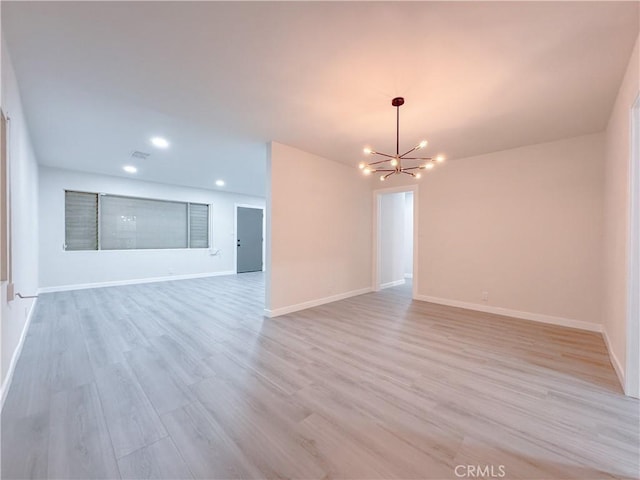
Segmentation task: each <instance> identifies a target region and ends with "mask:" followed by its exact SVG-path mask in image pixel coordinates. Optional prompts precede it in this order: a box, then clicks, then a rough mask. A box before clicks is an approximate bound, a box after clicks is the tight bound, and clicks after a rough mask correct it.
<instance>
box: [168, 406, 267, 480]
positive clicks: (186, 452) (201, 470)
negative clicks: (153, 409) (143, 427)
mask: <svg viewBox="0 0 640 480" xmlns="http://www.w3.org/2000/svg"><path fill="white" fill-rule="evenodd" d="M162 421H163V422H164V424H165V426H166V427H167V430H168V431H169V433H170V434H171V438H173V439H174V440H175V442H176V445H177V446H178V449H179V450H180V453H181V454H182V457H183V458H184V459H185V461H186V462H187V464H188V465H189V469H190V470H191V471H192V472H193V474H194V476H195V477H196V478H247V479H259V478H265V477H264V475H263V474H262V473H261V472H260V470H259V469H258V468H257V467H256V466H255V465H254V464H253V462H251V460H250V459H249V458H248V457H247V456H246V455H245V454H244V453H243V451H242V450H241V449H240V448H239V447H238V445H237V444H236V443H235V442H234V441H233V439H231V437H229V435H227V433H226V432H225V430H224V429H223V428H222V427H221V426H220V425H219V424H218V423H217V422H216V421H215V420H214V419H213V417H211V416H210V415H208V414H207V412H206V410H205V409H204V408H203V407H202V405H201V404H200V403H199V402H194V403H193V404H191V405H187V406H186V407H183V408H179V409H177V410H174V411H173V412H169V413H167V414H165V415H163V417H162Z"/></svg>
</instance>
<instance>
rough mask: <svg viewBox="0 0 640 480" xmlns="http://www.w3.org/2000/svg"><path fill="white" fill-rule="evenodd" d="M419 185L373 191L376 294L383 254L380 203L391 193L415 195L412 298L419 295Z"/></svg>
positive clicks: (373, 255)
mask: <svg viewBox="0 0 640 480" xmlns="http://www.w3.org/2000/svg"><path fill="white" fill-rule="evenodd" d="M419 190H420V189H419V185H405V186H403V187H389V188H379V189H376V190H374V191H373V229H372V232H373V238H372V245H373V248H372V258H371V266H372V268H371V288H372V290H373V291H374V292H378V291H380V268H379V265H380V260H381V252H380V251H379V245H380V235H381V222H380V202H381V197H382V195H386V194H389V193H408V192H411V193H413V288H412V297H413V298H414V299H415V298H416V296H417V295H418V281H419V279H420V275H419V274H418V270H419V262H418V238H419V235H418V232H419V215H418V205H419V202H418V192H419Z"/></svg>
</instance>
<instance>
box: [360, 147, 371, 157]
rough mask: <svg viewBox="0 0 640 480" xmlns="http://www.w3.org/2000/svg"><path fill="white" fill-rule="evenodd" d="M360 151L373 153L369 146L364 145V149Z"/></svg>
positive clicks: (367, 153)
mask: <svg viewBox="0 0 640 480" xmlns="http://www.w3.org/2000/svg"><path fill="white" fill-rule="evenodd" d="M362 151H363V152H364V154H365V155H371V154H372V153H373V150H371V149H370V148H369V147H364V150H362Z"/></svg>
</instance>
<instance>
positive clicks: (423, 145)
mask: <svg viewBox="0 0 640 480" xmlns="http://www.w3.org/2000/svg"><path fill="white" fill-rule="evenodd" d="M426 146H427V141H426V140H422V141H421V142H420V143H419V144H418V148H424V147H426Z"/></svg>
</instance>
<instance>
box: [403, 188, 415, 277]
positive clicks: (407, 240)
mask: <svg viewBox="0 0 640 480" xmlns="http://www.w3.org/2000/svg"><path fill="white" fill-rule="evenodd" d="M404 202H405V206H404V213H405V216H404V275H405V277H412V276H413V192H405V194H404Z"/></svg>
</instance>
